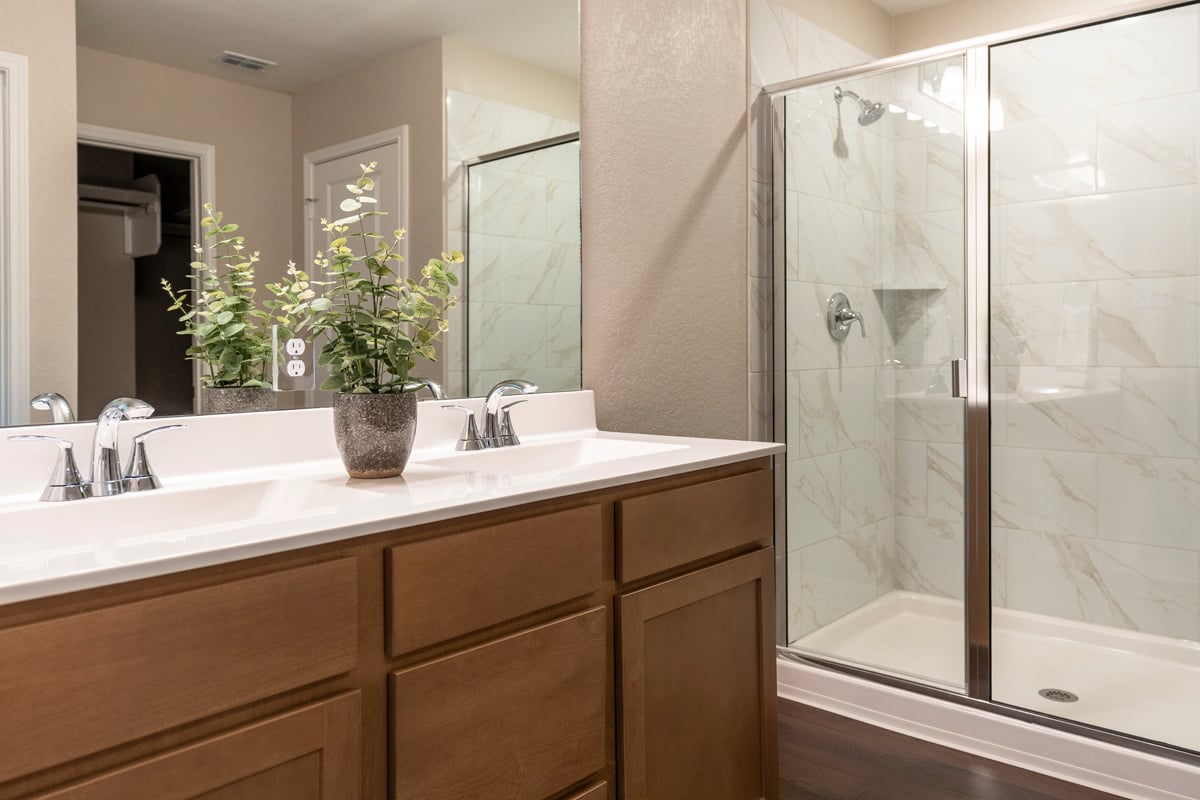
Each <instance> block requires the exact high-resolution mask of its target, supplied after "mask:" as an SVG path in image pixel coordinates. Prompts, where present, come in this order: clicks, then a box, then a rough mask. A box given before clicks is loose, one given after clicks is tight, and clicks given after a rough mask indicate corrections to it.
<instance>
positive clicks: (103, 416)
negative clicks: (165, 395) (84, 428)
mask: <svg viewBox="0 0 1200 800" xmlns="http://www.w3.org/2000/svg"><path fill="white" fill-rule="evenodd" d="M153 413H154V406H152V405H150V404H149V403H147V402H145V401H144V400H138V399H137V398H136V397H118V398H117V399H116V400H113V401H112V402H111V403H109V404H108V405H106V406H105V407H104V410H103V411H101V412H100V417H99V419H97V420H96V432H95V434H94V435H93V437H92V472H91V477H90V481H91V484H92V496H93V497H108V496H110V495H114V494H121V493H123V492H124V491H125V489H126V487H127V486H128V484H127V483H126V481H125V478H124V477H123V476H122V474H121V455H120V453H119V452H118V450H117V430H118V429H119V428H120V425H121V421H122V420H127V419H145V418H147V417H149V416H150V415H151V414H153Z"/></svg>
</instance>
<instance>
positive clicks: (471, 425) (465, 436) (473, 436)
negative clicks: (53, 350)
mask: <svg viewBox="0 0 1200 800" xmlns="http://www.w3.org/2000/svg"><path fill="white" fill-rule="evenodd" d="M442 408H444V409H447V410H449V411H462V412H463V413H464V414H465V415H466V419H465V420H464V422H463V429H462V433H460V434H459V435H458V443H457V444H455V445H454V449H455V450H483V449H484V448H485V447H487V445H486V443H485V442H484V441H483V438H482V437H481V436H480V435H479V425H478V424H476V422H475V412H474V411H472V410H471V409H469V408H467V407H466V406H460V405H446V406H442Z"/></svg>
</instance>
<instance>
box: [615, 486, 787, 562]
mask: <svg viewBox="0 0 1200 800" xmlns="http://www.w3.org/2000/svg"><path fill="white" fill-rule="evenodd" d="M774 502H775V499H774V487H773V481H772V478H771V471H770V470H756V471H754V472H747V473H744V474H741V475H734V476H733V477H730V478H722V479H720V480H716V481H709V482H707V483H698V484H695V485H692V486H684V487H681V488H678V489H667V490H665V491H661V492H656V493H654V494H647V495H642V496H641V497H633V498H630V499H628V500H621V501H619V502H618V503H617V537H618V546H617V552H618V553H619V554H620V556H619V578H620V580H621V581H622V582H628V581H633V580H638V579H639V578H644V577H646V576H647V575H653V574H655V573H658V572H663V571H664V570H668V569H672V568H674V567H679V566H682V565H684V564H687V563H689V562H692V561H698V560H700V559H702V558H708V557H709V556H714V555H717V554H718V553H723V552H725V551H727V550H733V549H735V548H738V547H743V546H747V545H752V544H757V545H762V546H765V545H769V544H770V543H771V536H772V531H773V529H774V516H775V509H774Z"/></svg>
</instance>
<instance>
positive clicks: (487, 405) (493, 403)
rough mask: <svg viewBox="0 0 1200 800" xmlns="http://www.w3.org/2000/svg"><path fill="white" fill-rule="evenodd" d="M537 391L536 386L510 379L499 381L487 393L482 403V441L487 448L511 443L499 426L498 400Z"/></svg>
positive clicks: (517, 379)
mask: <svg viewBox="0 0 1200 800" xmlns="http://www.w3.org/2000/svg"><path fill="white" fill-rule="evenodd" d="M537 390H538V387H537V384H534V383H530V382H529V381H523V380H521V379H519V378H511V379H509V380H506V381H500V382H499V383H497V384H496V385H495V386H493V387H492V390H491V391H490V392H488V393H487V399H486V400H485V401H484V403H483V411H484V418H483V440H484V442H485V443H486V444H487V446H488V447H504V446H505V445H507V444H511V443H512V442H510V441H508V440H507V438H506V437H505V436H504V435H503V434H504V431H502V430H501V425H500V400H501V398H503V397H505V396H506V395H510V394H533V393H534V392H536V391H537Z"/></svg>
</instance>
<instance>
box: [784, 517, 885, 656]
mask: <svg viewBox="0 0 1200 800" xmlns="http://www.w3.org/2000/svg"><path fill="white" fill-rule="evenodd" d="M885 527H889V528H890V526H885ZM886 534H887V531H885V532H884V535H883V536H881V535H880V531H879V526H877V525H875V524H871V525H866V526H864V527H862V528H860V529H858V530H856V531H852V532H849V533H843V534H840V535H838V536H836V537H834V538H832V539H826V540H825V541H823V542H819V543H817V544H814V545H811V546H809V547H805V548H803V549H801V550H799V551H796V552H799V553H800V565H799V566H800V586H799V589H800V597H801V603H800V605H801V609H800V613H801V619H800V631H799V633H800V635H805V634H808V633H811V632H812V631H814V630H816V629H818V628H821V627H823V626H825V625H828V624H829V623H831V622H833V621H835V620H837V619H839V618H841V617H843V616H845V615H846V614H849V613H850V612H851V611H854V610H856V609H858V608H861V607H862V606H864V605H866V604H867V603H870V602H871V601H872V600H874V599H876V598H877V597H879V596H880V595H881V594H883V593H885V592H887V591H889V590H890V589H891V588H892V587H893V586H894V584H895V578H894V569H893V564H894V558H895V557H894V554H893V553H892V552H889V550H888V545H889V542H888V540H887V536H886ZM790 557H791V554H789V558H790ZM789 602H790V597H789Z"/></svg>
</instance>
